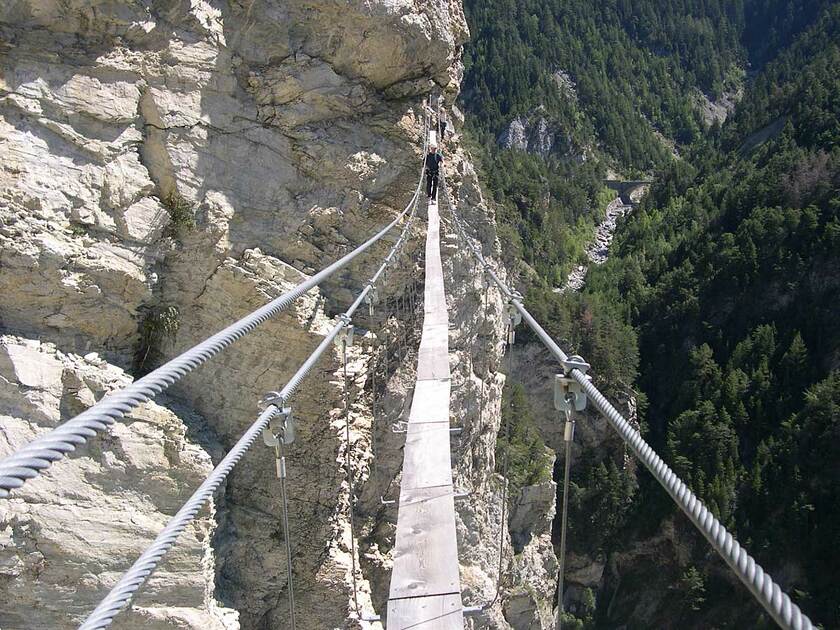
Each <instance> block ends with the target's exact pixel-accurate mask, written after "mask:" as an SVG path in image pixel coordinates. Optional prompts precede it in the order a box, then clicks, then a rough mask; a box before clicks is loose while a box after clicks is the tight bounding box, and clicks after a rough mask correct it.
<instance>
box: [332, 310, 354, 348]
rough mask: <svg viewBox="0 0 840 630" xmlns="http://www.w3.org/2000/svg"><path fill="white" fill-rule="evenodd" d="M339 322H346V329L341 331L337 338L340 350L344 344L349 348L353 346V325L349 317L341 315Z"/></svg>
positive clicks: (336, 342)
mask: <svg viewBox="0 0 840 630" xmlns="http://www.w3.org/2000/svg"><path fill="white" fill-rule="evenodd" d="M339 320H340V321H343V322H344V328H342V329H341V330H339V331H338V334H337V335H336V336H335V339H334V342H335V345H337V346H338V347H339V348H340V347H341V346H342V344H345V343H346V344H347V347H348V348H349V347H350V346H352V345H353V324H351V323H350V318H349V317H348V316H347V315H341V316H340V317H339Z"/></svg>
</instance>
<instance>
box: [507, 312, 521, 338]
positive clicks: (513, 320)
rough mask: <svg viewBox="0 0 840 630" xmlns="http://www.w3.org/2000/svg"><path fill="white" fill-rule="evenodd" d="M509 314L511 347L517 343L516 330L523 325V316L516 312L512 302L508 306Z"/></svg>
mask: <svg viewBox="0 0 840 630" xmlns="http://www.w3.org/2000/svg"><path fill="white" fill-rule="evenodd" d="M507 312H508V340H507V341H508V344H510V345H511V346H512V345H513V344H514V342H515V341H516V330H515V328H516V327H517V326H518V325H519V324H521V323H522V314H521V313H520V312H519V311H518V310H516V306H514V305H513V303H512V302H508V305H507Z"/></svg>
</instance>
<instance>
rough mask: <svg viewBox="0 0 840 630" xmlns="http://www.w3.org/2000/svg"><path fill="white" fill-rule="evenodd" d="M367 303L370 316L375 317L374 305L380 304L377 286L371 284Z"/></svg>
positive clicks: (366, 297)
mask: <svg viewBox="0 0 840 630" xmlns="http://www.w3.org/2000/svg"><path fill="white" fill-rule="evenodd" d="M365 302H367V305H368V312H369V314H370V316H371V317H373V307H374V305H376V304H379V292H378V291H377V290H376V285H375V284H373V283H371V285H370V290H369V291H368V294H367V295H366V296H365Z"/></svg>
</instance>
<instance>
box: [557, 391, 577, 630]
mask: <svg viewBox="0 0 840 630" xmlns="http://www.w3.org/2000/svg"><path fill="white" fill-rule="evenodd" d="M574 439H575V421H574V420H572V412H571V410H570V409H568V408H567V409H566V426H565V428H564V430H563V441H564V443H565V449H566V455H565V457H566V459H565V461H564V462H563V467H564V469H565V472H564V474H563V510H562V512H561V516H560V519H561V520H560V559H559V564H560V566H559V567H558V571H557V620H556V626H555V628H556V630H561V628H562V626H563V577H564V573H565V570H566V528H567V521H568V510H569V475H570V473H571V469H572V442H573V441H574Z"/></svg>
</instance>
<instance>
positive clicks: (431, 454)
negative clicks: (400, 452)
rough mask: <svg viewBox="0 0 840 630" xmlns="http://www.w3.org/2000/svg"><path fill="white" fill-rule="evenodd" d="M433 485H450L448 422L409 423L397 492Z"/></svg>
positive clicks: (450, 463) (450, 462)
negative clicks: (398, 490)
mask: <svg viewBox="0 0 840 630" xmlns="http://www.w3.org/2000/svg"><path fill="white" fill-rule="evenodd" d="M436 486H447V487H449V488H451V487H452V460H451V458H450V454H449V423H448V422H446V423H443V422H430V423H422V424H421V423H414V424H411V423H409V425H408V432H407V433H406V436H405V454H404V458H403V472H402V480H401V481H400V494H401V495H402V493H403V492H408V491H410V490H417V489H420V488H432V487H436Z"/></svg>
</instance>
